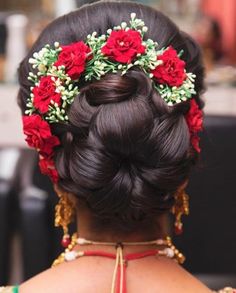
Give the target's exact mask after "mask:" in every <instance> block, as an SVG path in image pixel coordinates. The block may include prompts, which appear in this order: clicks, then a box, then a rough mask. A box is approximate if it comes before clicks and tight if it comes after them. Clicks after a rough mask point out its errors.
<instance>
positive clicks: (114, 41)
mask: <svg viewBox="0 0 236 293" xmlns="http://www.w3.org/2000/svg"><path fill="white" fill-rule="evenodd" d="M145 49H146V48H145V46H143V45H142V37H141V35H140V33H139V32H137V31H135V30H131V29H129V30H128V31H125V30H122V29H121V30H118V31H112V32H111V35H110V36H109V38H108V39H107V42H106V44H105V45H104V46H103V47H102V49H101V51H102V53H103V54H104V55H106V56H108V57H109V58H111V59H112V60H115V61H117V62H120V63H130V62H131V61H132V60H133V59H134V58H135V57H136V56H137V54H143V53H145Z"/></svg>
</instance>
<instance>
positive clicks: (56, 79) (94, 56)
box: [23, 13, 202, 182]
mask: <svg viewBox="0 0 236 293" xmlns="http://www.w3.org/2000/svg"><path fill="white" fill-rule="evenodd" d="M147 30H148V28H147V27H146V26H145V24H144V22H143V21H142V20H141V19H137V18H136V14H135V13H131V19H130V21H129V25H128V24H127V23H126V22H122V23H121V25H119V26H116V27H114V28H113V29H108V30H107V33H106V34H103V35H101V36H97V33H96V32H93V33H92V34H90V35H88V36H87V38H86V41H85V42H83V41H79V42H76V43H73V44H69V45H64V46H63V45H62V46H61V45H60V44H59V43H58V42H55V43H54V46H50V45H46V46H45V47H43V48H42V49H41V50H40V51H39V52H35V53H34V54H33V57H32V58H30V59H29V63H30V64H32V67H33V72H30V73H29V77H28V78H29V80H30V81H31V82H32V83H33V86H32V87H31V94H30V97H29V99H28V100H27V110H26V111H25V114H26V115H25V116H23V129H24V133H25V134H26V141H27V143H28V144H29V146H31V147H34V148H36V149H37V150H38V152H39V155H40V162H39V166H40V169H41V171H42V173H43V174H46V175H49V176H50V177H51V179H52V180H53V181H54V182H57V180H58V174H57V171H56V169H55V166H54V160H53V155H54V148H55V147H57V146H58V145H60V141H59V139H58V137H56V136H54V135H53V134H52V133H51V129H50V124H51V123H57V122H63V123H68V120H69V119H68V116H67V112H68V108H69V106H70V105H71V103H72V102H73V101H74V98H75V97H76V96H77V95H78V94H79V84H80V81H81V80H84V81H92V80H99V79H101V78H102V77H103V76H104V75H105V74H107V73H120V74H121V75H124V74H126V72H127V71H128V70H129V69H130V68H132V67H138V68H140V69H142V70H143V72H144V73H145V74H146V75H147V76H148V77H149V78H150V79H152V81H153V85H154V87H155V89H156V90H157V91H158V92H159V94H160V96H161V98H162V99H163V100H164V101H165V102H166V103H167V105H168V106H173V105H175V104H177V103H181V102H183V101H186V100H188V99H191V98H192V96H193V95H195V94H196V91H195V89H194V82H195V77H196V76H195V75H194V74H193V73H190V72H186V70H185V62H184V61H183V60H182V59H181V55H182V52H179V53H177V52H176V50H175V49H174V48H172V47H171V46H170V47H167V48H159V46H158V44H157V42H154V41H153V40H151V39H147V40H144V35H145V33H146V32H147ZM194 102H195V101H194V100H193V99H191V110H190V112H189V114H188V115H187V116H186V121H187V123H188V126H189V129H190V135H191V142H192V146H193V147H194V148H195V150H196V151H198V152H199V151H200V148H199V145H198V142H199V138H198V136H197V133H198V131H199V130H201V128H202V116H201V110H200V109H199V108H198V105H197V104H196V102H195V103H194Z"/></svg>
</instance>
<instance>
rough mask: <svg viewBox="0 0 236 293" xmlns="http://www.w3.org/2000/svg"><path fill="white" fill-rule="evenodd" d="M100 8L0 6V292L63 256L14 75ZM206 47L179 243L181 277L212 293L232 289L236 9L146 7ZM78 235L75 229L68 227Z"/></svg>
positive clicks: (48, 2)
mask: <svg viewBox="0 0 236 293" xmlns="http://www.w3.org/2000/svg"><path fill="white" fill-rule="evenodd" d="M92 2H95V1H86V0H66V1H65V0H34V1H30V0H7V1H6V0H0V100H1V103H0V105H1V107H0V133H1V135H0V284H1V285H6V284H17V283H20V282H22V281H23V280H26V279H28V278H30V277H31V276H33V275H35V274H37V273H39V272H40V271H42V270H44V269H46V268H48V267H49V266H50V264H51V263H52V261H53V259H54V258H55V257H56V256H57V255H58V254H59V252H61V248H60V244H59V243H60V239H61V238H60V237H61V231H58V230H56V229H54V224H53V220H54V206H55V203H56V196H55V194H54V193H53V190H52V187H51V184H50V182H49V180H48V179H47V178H46V177H44V176H42V175H40V174H39V171H38V168H37V155H36V154H35V152H34V151H32V150H29V149H28V148H27V146H26V144H25V142H24V137H23V135H22V130H21V117H20V111H19V109H18V108H17V105H16V95H17V89H18V85H17V81H16V70H17V66H18V64H19V62H20V60H21V59H22V58H23V57H24V56H25V54H26V53H27V50H28V49H29V48H30V47H31V45H32V44H33V42H34V41H35V40H36V38H37V37H38V35H39V33H40V32H41V31H42V29H43V28H44V27H45V26H46V25H47V24H48V23H49V22H50V21H52V20H53V19H54V18H56V17H58V16H60V15H62V14H64V13H67V12H69V11H71V10H73V9H76V8H78V7H80V6H81V5H83V4H86V3H92ZM134 2H142V3H144V4H147V5H151V6H153V7H155V8H157V9H159V10H161V11H162V12H164V13H165V14H167V15H168V16H169V17H170V18H171V19H173V20H174V21H175V22H176V23H177V24H178V25H179V26H180V28H181V29H182V30H184V31H187V32H188V33H189V34H191V35H192V37H193V38H194V39H196V40H197V41H198V42H199V44H200V45H201V47H202V50H203V54H204V62H205V66H206V69H207V74H206V83H207V90H206V93H205V95H204V100H205V102H206V106H205V115H206V117H205V130H204V132H203V134H202V140H201V141H202V149H203V152H202V159H201V162H200V166H199V167H198V168H197V170H196V171H195V172H194V174H193V175H192V178H191V181H190V184H189V187H188V193H189V195H190V199H191V203H190V208H191V214H190V216H189V217H188V219H187V220H186V223H184V224H185V231H184V235H183V236H182V237H180V238H181V239H179V238H178V239H175V242H176V244H177V246H179V248H180V249H182V251H183V252H184V253H185V255H186V256H187V261H186V264H185V267H186V268H187V269H188V270H190V271H191V272H192V273H194V274H195V275H196V276H197V277H199V278H200V279H201V280H203V281H204V282H205V283H206V284H207V285H209V286H210V287H212V288H217V287H222V286H225V285H231V286H236V265H235V263H236V249H235V247H236V230H235V225H236V190H235V182H236V0H168V1H166V0H146V1H145V0H143V1H134ZM72 229H73V227H72Z"/></svg>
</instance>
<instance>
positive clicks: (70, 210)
mask: <svg viewBox="0 0 236 293" xmlns="http://www.w3.org/2000/svg"><path fill="white" fill-rule="evenodd" d="M55 191H56V193H57V195H58V197H59V202H58V204H57V205H56V207H55V226H56V227H59V226H61V227H62V229H63V234H64V235H63V238H62V241H61V245H62V246H63V247H65V248H66V247H68V246H69V244H70V243H71V236H70V235H69V229H68V225H69V224H70V223H71V222H72V221H73V218H74V216H75V201H73V200H72V199H71V198H70V194H69V193H67V192H62V191H60V190H59V189H58V188H57V187H55Z"/></svg>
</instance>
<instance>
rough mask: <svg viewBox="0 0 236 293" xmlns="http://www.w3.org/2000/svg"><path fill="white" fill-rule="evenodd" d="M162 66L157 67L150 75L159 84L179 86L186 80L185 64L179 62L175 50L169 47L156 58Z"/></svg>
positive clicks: (181, 61)
mask: <svg viewBox="0 0 236 293" xmlns="http://www.w3.org/2000/svg"><path fill="white" fill-rule="evenodd" d="M157 60H161V61H162V64H161V65H158V66H157V67H156V68H155V69H154V70H152V71H151V73H152V74H153V75H154V77H155V79H156V80H157V81H158V82H159V83H160V84H168V85H169V86H177V87H179V86H181V85H182V84H183V82H184V80H185V79H186V73H185V70H184V69H185V62H184V61H183V60H181V59H180V58H179V57H178V55H177V52H176V51H175V49H173V48H172V47H169V48H168V49H167V50H165V51H164V52H163V54H162V55H160V56H157Z"/></svg>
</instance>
